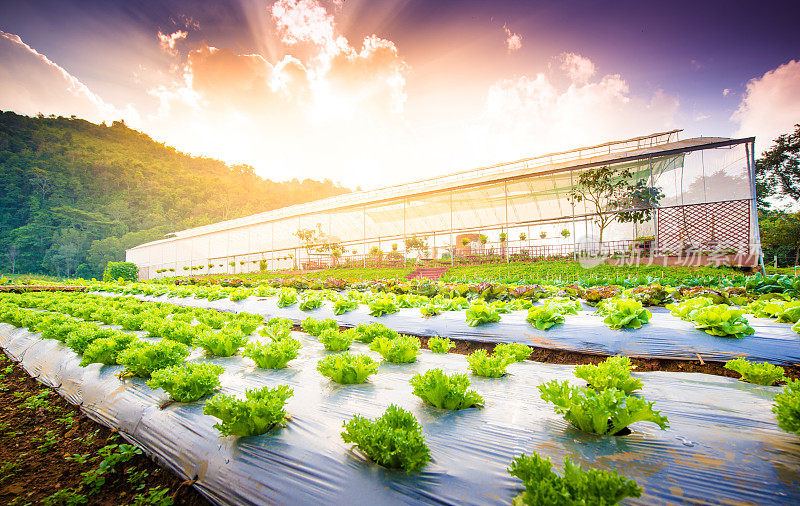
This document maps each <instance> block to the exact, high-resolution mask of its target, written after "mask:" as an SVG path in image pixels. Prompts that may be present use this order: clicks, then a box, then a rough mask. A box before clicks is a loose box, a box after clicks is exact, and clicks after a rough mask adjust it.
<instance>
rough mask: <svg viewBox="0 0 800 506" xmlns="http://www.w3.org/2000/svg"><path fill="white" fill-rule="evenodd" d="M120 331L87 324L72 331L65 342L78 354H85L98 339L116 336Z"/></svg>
mask: <svg viewBox="0 0 800 506" xmlns="http://www.w3.org/2000/svg"><path fill="white" fill-rule="evenodd" d="M119 333H120V332H119V331H117V330H112V329H104V328H100V327H98V326H96V325H85V326H82V327H79V328H78V329H76V330H75V331H74V332H72V333H70V335H69V337H67V339H66V341H64V343H65V344H66V345H67V346H68V347H69V348H70V349H72V351H74V352H75V353H77V354H78V355H83V353H84V352H85V351H86V348H88V347H89V345H90V344H91V343H92V342H93V341H95V340H96V339H103V338H106V337H110V338H114V337H116V336H117V334H119Z"/></svg>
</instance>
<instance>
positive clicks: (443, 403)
mask: <svg viewBox="0 0 800 506" xmlns="http://www.w3.org/2000/svg"><path fill="white" fill-rule="evenodd" d="M411 386H412V387H414V395H416V396H417V397H419V398H420V399H422V400H423V401H425V402H427V403H428V404H430V405H432V406H436V407H437V408H442V409H454V410H455V409H466V408H471V407H473V406H478V405H482V404H483V397H481V396H480V395H479V394H478V392H476V391H475V390H468V389H469V387H470V382H469V379H467V375H466V374H450V375H447V374H445V373H444V372H443V371H442V370H441V369H431V370H429V371H426V372H425V374H416V375H414V377H413V378H411Z"/></svg>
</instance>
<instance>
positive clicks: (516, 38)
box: [503, 25, 522, 53]
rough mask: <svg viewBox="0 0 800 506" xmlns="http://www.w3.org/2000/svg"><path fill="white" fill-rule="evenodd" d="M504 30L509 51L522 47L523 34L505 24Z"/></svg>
mask: <svg viewBox="0 0 800 506" xmlns="http://www.w3.org/2000/svg"><path fill="white" fill-rule="evenodd" d="M503 30H504V31H505V32H506V48H507V49H508V52H509V53H513V52H514V51H518V50H520V49H521V48H522V35H520V34H518V33H514V32H512V31H511V30H510V29H509V28H508V26H506V25H503Z"/></svg>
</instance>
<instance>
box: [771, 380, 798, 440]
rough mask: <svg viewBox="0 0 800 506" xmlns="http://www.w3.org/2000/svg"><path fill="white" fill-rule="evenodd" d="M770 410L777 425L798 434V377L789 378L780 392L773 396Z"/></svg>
mask: <svg viewBox="0 0 800 506" xmlns="http://www.w3.org/2000/svg"><path fill="white" fill-rule="evenodd" d="M772 412H773V413H775V415H776V418H777V420H778V427H780V428H781V429H782V430H785V431H786V432H794V433H795V434H797V435H800V379H796V380H791V379H790V380H789V381H788V382H787V383H786V387H785V388H784V389H783V391H782V392H781V393H779V394H778V395H776V396H775V404H773V405H772Z"/></svg>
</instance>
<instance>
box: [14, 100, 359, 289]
mask: <svg viewBox="0 0 800 506" xmlns="http://www.w3.org/2000/svg"><path fill="white" fill-rule="evenodd" d="M348 191H349V190H347V189H346V188H342V187H340V186H337V185H335V184H334V183H332V182H331V181H329V180H325V181H322V182H320V181H313V180H309V179H306V180H305V181H302V182H301V181H297V180H296V179H294V180H291V181H286V182H274V181H270V180H264V179H262V178H260V177H259V176H257V175H255V174H254V173H253V169H252V168H251V167H249V166H228V165H226V164H225V163H223V162H220V161H218V160H213V159H209V158H198V157H192V156H188V155H186V154H183V153H180V152H178V151H176V150H175V149H174V148H171V147H169V146H165V145H164V144H161V143H158V142H155V141H154V140H152V139H151V138H150V137H148V136H147V135H145V134H143V133H141V132H137V131H135V130H131V129H130V128H127V127H126V126H125V125H124V124H123V123H118V122H115V123H113V124H112V125H111V126H106V125H95V124H93V123H90V122H88V121H84V120H81V119H76V118H74V117H73V118H63V117H59V118H55V117H37V118H31V117H27V116H20V115H18V114H14V113H12V112H0V271H6V272H10V271H11V270H12V266H13V268H14V270H15V271H16V272H40V273H48V274H53V275H61V276H65V275H70V276H74V275H76V274H77V275H78V276H83V277H92V276H97V275H99V274H101V273H102V270H103V268H104V267H105V265H106V263H107V262H108V261H109V260H122V259H124V252H125V249H126V248H130V247H131V246H135V245H137V244H141V243H143V242H146V241H151V240H155V239H159V238H161V237H163V236H164V234H166V233H169V232H173V231H176V230H181V229H185V228H190V227H194V226H199V225H205V224H208V223H214V222H217V221H221V220H225V219H231V218H236V217H240V216H246V215H248V214H254V213H258V212H262V211H267V210H270V209H275V208H278V207H284V206H288V205H291V204H298V203H302V202H308V201H311V200H317V199H321V198H324V197H329V196H332V195H338V194H341V193H346V192H348Z"/></svg>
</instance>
